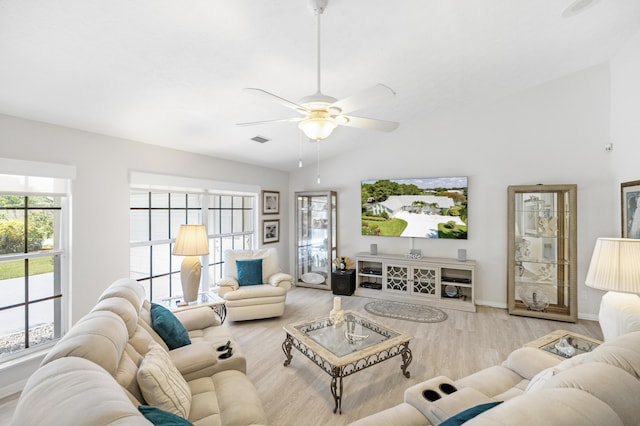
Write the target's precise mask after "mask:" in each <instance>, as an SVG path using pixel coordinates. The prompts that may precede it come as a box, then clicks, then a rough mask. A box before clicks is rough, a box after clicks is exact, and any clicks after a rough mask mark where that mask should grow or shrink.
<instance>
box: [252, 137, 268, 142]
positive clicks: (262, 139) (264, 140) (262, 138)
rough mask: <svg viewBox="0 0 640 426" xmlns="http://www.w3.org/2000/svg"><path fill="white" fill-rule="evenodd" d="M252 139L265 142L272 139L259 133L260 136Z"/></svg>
mask: <svg viewBox="0 0 640 426" xmlns="http://www.w3.org/2000/svg"><path fill="white" fill-rule="evenodd" d="M251 140H252V141H256V142H258V143H265V142H269V141H270V140H271V139H269V138H265V137H264V136H260V135H258V136H254V137H252V138H251Z"/></svg>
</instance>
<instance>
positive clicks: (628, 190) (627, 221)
mask: <svg viewBox="0 0 640 426" xmlns="http://www.w3.org/2000/svg"><path fill="white" fill-rule="evenodd" d="M620 201H621V209H620V214H621V216H622V238H640V180H634V181H631V182H622V183H621V184H620Z"/></svg>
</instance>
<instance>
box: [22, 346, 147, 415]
mask: <svg viewBox="0 0 640 426" xmlns="http://www.w3.org/2000/svg"><path fill="white" fill-rule="evenodd" d="M10 424H12V425H16V426H18V425H20V426H22V425H29V426H40V425H42V426H44V425H56V424H59V425H111V424H121V425H124V424H126V425H141V426H144V425H146V426H148V425H149V422H148V421H146V420H145V419H144V417H142V416H141V415H140V413H139V412H138V410H137V409H136V406H135V405H133V404H132V403H131V401H130V400H129V398H128V397H127V394H126V393H125V392H123V389H122V387H121V386H120V385H118V383H116V381H115V380H114V378H113V377H111V375H110V374H109V373H108V372H107V371H105V369H104V368H102V367H100V366H99V365H97V364H95V363H93V362H91V361H89V360H86V359H84V358H78V357H74V356H69V357H65V358H61V359H56V360H55V361H51V362H50V363H48V364H46V365H44V366H42V367H40V368H39V369H38V370H37V371H36V372H35V373H33V374H32V375H31V377H29V379H28V380H27V383H26V384H25V387H24V389H23V390H22V393H21V395H20V399H19V401H18V404H17V405H16V409H15V410H14V413H13V418H12V420H11V423H10Z"/></svg>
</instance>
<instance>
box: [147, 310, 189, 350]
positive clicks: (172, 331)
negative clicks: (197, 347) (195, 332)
mask: <svg viewBox="0 0 640 426" xmlns="http://www.w3.org/2000/svg"><path fill="white" fill-rule="evenodd" d="M151 327H152V328H153V330H154V331H155V332H156V333H158V335H159V336H160V337H162V340H164V342H165V343H166V344H167V346H168V347H169V349H176V348H181V347H182V346H186V345H190V344H191V339H189V332H188V331H187V329H186V328H184V325H182V323H181V322H180V320H178V318H176V316H175V315H173V313H172V312H171V311H170V310H168V309H167V308H165V307H164V306H162V305H158V304H157V303H152V304H151Z"/></svg>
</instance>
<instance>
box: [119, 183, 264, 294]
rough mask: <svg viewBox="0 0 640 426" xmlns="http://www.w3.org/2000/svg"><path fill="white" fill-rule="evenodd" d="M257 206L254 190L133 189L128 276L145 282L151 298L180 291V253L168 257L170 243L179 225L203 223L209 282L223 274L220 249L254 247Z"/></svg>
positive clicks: (207, 281)
mask: <svg viewBox="0 0 640 426" xmlns="http://www.w3.org/2000/svg"><path fill="white" fill-rule="evenodd" d="M255 205H256V195H255V194H247V193H228V192H226V191H225V192H220V193H216V192H215V190H202V192H177V191H173V192H169V191H167V192H164V191H158V190H154V191H148V190H138V189H131V191H130V230H131V254H130V258H131V260H130V265H131V271H130V276H131V278H134V279H136V280H137V281H139V282H141V283H142V284H143V285H144V286H145V289H146V292H147V296H148V297H149V299H150V300H161V299H166V298H169V297H176V296H178V295H180V294H181V293H182V287H181V283H180V263H181V261H182V257H179V256H172V255H171V251H172V249H173V244H174V242H175V238H176V236H177V234H178V229H179V228H180V225H182V224H200V223H202V224H204V225H205V226H206V228H207V233H208V237H209V255H208V256H203V262H205V264H206V265H207V267H206V268H203V272H202V277H203V278H202V279H203V280H204V282H205V283H208V284H209V285H213V284H214V283H215V281H216V280H217V279H218V278H220V277H221V265H222V253H223V251H224V250H226V249H250V248H252V247H253V244H254V234H255V215H256V209H255Z"/></svg>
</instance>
